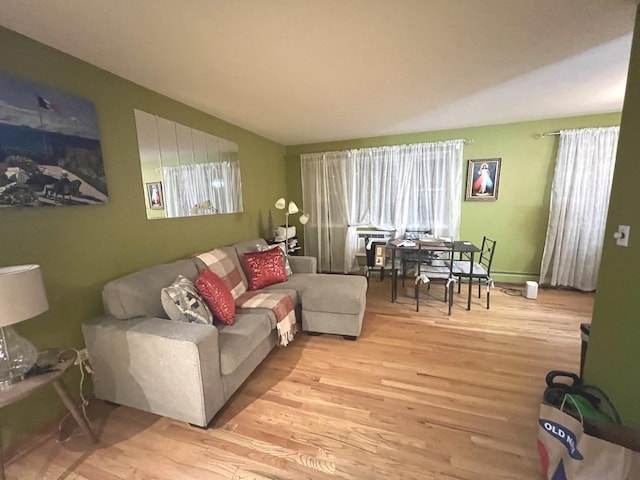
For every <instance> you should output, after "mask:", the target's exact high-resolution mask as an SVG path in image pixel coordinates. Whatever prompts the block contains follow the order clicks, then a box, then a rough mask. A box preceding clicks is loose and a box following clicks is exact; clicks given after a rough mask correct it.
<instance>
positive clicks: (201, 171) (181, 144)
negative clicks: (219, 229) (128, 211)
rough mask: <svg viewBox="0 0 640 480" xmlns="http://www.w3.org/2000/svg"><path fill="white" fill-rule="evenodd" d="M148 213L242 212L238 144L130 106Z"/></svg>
mask: <svg viewBox="0 0 640 480" xmlns="http://www.w3.org/2000/svg"><path fill="white" fill-rule="evenodd" d="M134 114H135V120H136V131H137V134H138V149H139V151H140V170H141V172H142V182H143V185H142V186H143V188H144V198H145V206H146V210H147V218H149V219H159V218H176V217H189V216H196V215H214V214H219V213H236V212H242V181H241V179H240V161H239V159H238V145H237V144H235V143H233V142H230V141H229V140H225V139H224V138H219V137H216V136H215V135H211V134H209V133H205V132H202V131H200V130H196V129H194V128H190V127H187V126H185V125H181V124H179V123H176V122H172V121H171V120H166V119H164V118H161V117H158V116H157V115H151V114H149V113H146V112H142V111H140V110H134Z"/></svg>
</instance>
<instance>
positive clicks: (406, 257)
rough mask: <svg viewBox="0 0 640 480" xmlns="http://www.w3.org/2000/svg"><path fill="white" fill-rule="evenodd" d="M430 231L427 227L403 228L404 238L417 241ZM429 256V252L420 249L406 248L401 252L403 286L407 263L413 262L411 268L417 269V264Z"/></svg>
mask: <svg viewBox="0 0 640 480" xmlns="http://www.w3.org/2000/svg"><path fill="white" fill-rule="evenodd" d="M430 233H431V230H429V229H428V228H421V229H418V230H405V233H404V238H405V239H407V240H412V241H417V240H419V239H420V238H422V237H425V236H427V235H429V234H430ZM430 256H431V252H427V251H423V252H420V250H406V251H404V252H402V286H403V287H404V279H405V277H406V276H407V272H408V270H407V265H408V264H413V268H414V269H417V265H418V263H419V262H421V261H426V260H428V258H429V257H430Z"/></svg>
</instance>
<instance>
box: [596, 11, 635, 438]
mask: <svg viewBox="0 0 640 480" xmlns="http://www.w3.org/2000/svg"><path fill="white" fill-rule="evenodd" d="M638 131H640V14H639V15H638V16H637V17H636V25H635V33H634V39H633V46H632V49H631V62H630V65H629V77H628V79H627V92H626V96H625V101H624V108H623V111H622V123H621V126H620V140H619V143H618V156H617V158H616V168H615V172H614V176H613V187H612V193H611V201H610V204H609V216H608V218H607V228H606V232H605V244H604V249H603V252H602V266H601V268H600V277H599V280H598V292H597V294H596V300H595V307H594V312H593V321H592V327H591V336H590V339H589V350H588V354H587V362H586V366H585V376H586V379H587V381H588V382H589V383H594V384H596V385H599V386H600V387H602V388H603V389H604V390H605V391H606V392H607V393H608V394H609V396H610V397H611V399H612V400H613V402H614V404H615V405H616V406H617V407H618V410H619V411H620V415H621V416H622V419H623V421H624V422H625V423H628V424H630V425H632V426H633V427H635V428H638V429H640V291H639V290H638V288H639V287H640V277H638V272H640V210H639V209H638V199H639V198H640V195H639V194H638V185H640V162H639V161H638V152H640V135H638ZM618 225H630V226H631V233H630V235H629V246H628V247H626V248H625V247H619V246H617V245H616V242H615V240H614V239H613V233H614V232H615V231H616V230H617V228H618Z"/></svg>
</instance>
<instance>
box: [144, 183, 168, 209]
mask: <svg viewBox="0 0 640 480" xmlns="http://www.w3.org/2000/svg"><path fill="white" fill-rule="evenodd" d="M147 200H148V201H149V208H150V209H151V210H164V197H163V195H162V182H149V183H147Z"/></svg>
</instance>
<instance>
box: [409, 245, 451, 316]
mask: <svg viewBox="0 0 640 480" xmlns="http://www.w3.org/2000/svg"><path fill="white" fill-rule="evenodd" d="M418 250H422V249H421V248H420V247H418ZM422 253H425V254H427V253H429V254H431V256H430V257H428V260H427V261H426V262H419V263H418V271H417V274H416V280H415V297H416V312H418V311H419V310H420V285H423V284H426V285H427V289H429V290H430V289H431V280H444V284H445V288H444V301H445V302H447V303H448V309H449V310H448V314H449V315H451V308H452V306H453V284H454V283H456V282H457V281H458V278H457V276H456V275H455V274H454V271H453V270H454V262H455V261H454V256H455V249H454V247H453V244H451V248H450V249H447V250H443V251H442V250H440V251H433V250H426V249H425V250H422Z"/></svg>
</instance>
